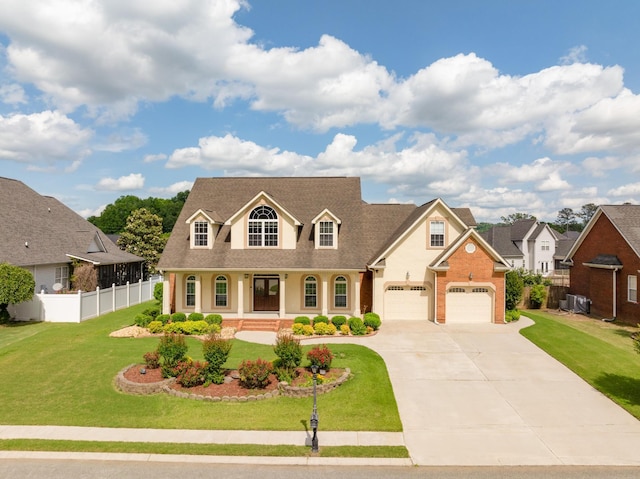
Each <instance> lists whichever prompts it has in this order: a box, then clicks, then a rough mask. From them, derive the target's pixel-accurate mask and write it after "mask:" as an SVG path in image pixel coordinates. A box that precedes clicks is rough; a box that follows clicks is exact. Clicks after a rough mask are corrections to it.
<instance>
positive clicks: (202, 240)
mask: <svg viewBox="0 0 640 479" xmlns="http://www.w3.org/2000/svg"><path fill="white" fill-rule="evenodd" d="M193 246H196V247H197V246H205V247H206V246H209V223H207V222H206V221H196V222H195V223H194V224H193Z"/></svg>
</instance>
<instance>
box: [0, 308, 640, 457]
mask: <svg viewBox="0 0 640 479" xmlns="http://www.w3.org/2000/svg"><path fill="white" fill-rule="evenodd" d="M530 324H532V322H531V321H530V320H529V319H527V318H524V317H523V318H521V320H520V321H518V322H517V323H511V324H507V325H493V324H486V325H466V326H443V325H440V326H438V325H435V324H433V323H424V322H409V321H395V322H387V323H385V325H384V328H383V329H382V331H380V332H379V333H378V334H377V335H375V336H373V337H368V338H349V339H347V338H340V337H335V338H320V339H313V340H309V342H313V343H332V342H345V341H347V340H348V341H350V342H354V343H357V344H362V345H365V346H368V347H370V348H372V349H373V350H375V351H376V352H378V353H379V354H380V355H381V356H382V357H383V359H384V360H385V362H386V364H387V368H388V371H389V376H390V378H391V382H392V384H393V389H394V393H395V396H396V400H397V402H398V408H399V412H400V418H401V420H402V424H403V429H404V431H403V432H402V433H378V432H332V431H320V432H319V438H320V441H321V445H343V444H351V445H403V444H404V445H406V447H407V448H408V450H409V453H410V455H411V460H404V459H379V460H377V459H370V458H365V459H357V458H356V459H353V458H342V459H341V458H320V457H316V458H270V457H264V458H238V457H228V456H223V457H220V456H218V457H212V456H210V457H207V458H202V457H200V458H197V459H194V458H193V456H171V457H169V456H162V455H148V454H144V455H139V454H129V455H123V454H116V455H112V456H109V455H105V454H98V455H96V454H86V455H82V454H79V455H78V454H74V455H65V453H12V452H9V451H4V452H3V451H0V458H3V457H16V455H18V454H25V455H26V456H20V457H32V458H35V457H71V456H73V457H78V456H79V457H82V458H85V459H91V458H94V456H95V457H96V458H97V457H99V459H100V460H105V459H108V458H112V459H114V460H156V461H157V460H160V461H162V460H164V461H169V460H185V461H186V460H191V461H194V460H197V461H201V462H226V463H249V464H324V465H339V464H345V465H375V464H384V465H408V464H412V463H413V464H417V465H424V466H426V465H640V456H638V451H639V450H640V421H638V420H636V419H635V418H634V417H633V416H631V415H630V414H628V413H627V412H626V411H624V410H623V409H622V408H620V407H619V406H617V405H616V404H615V403H613V402H612V401H610V400H609V399H607V398H606V397H604V396H603V395H602V394H600V393H599V392H598V391H596V390H594V389H593V388H592V387H591V386H589V385H588V384H587V383H585V382H584V381H583V380H582V379H580V378H579V377H578V376H576V375H575V374H573V373H572V372H571V371H569V370H568V369H567V368H565V367H564V366H563V365H562V364H560V363H558V362H557V361H556V360H554V359H552V358H551V357H549V356H548V355H547V354H546V353H544V352H543V351H541V350H540V349H538V348H537V347H536V346H534V345H533V344H531V343H530V342H529V341H527V340H526V339H525V338H524V337H522V336H521V335H520V334H519V330H520V329H521V328H523V327H525V326H528V325H530ZM238 337H239V338H240V339H243V340H247V341H253V342H260V343H266V344H272V343H273V341H274V340H275V334H274V333H260V332H241V333H239V334H238ZM305 343H307V342H305ZM9 438H42V439H76V440H97V441H135V442H144V441H149V442H194V443H198V442H201V443H219V444H251V443H257V444H296V445H302V444H305V443H306V444H309V441H310V438H309V437H308V435H307V434H306V433H304V432H296V431H293V432H291V431H284V432H278V431H263V432H256V431H191V430H186V431H184V430H178V431H176V430H144V429H142V430H141V429H111V428H77V427H58V426H45V427H40V426H2V425H0V439H9Z"/></svg>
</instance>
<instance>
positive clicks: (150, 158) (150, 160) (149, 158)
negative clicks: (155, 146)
mask: <svg viewBox="0 0 640 479" xmlns="http://www.w3.org/2000/svg"><path fill="white" fill-rule="evenodd" d="M166 159H167V155H165V154H164V153H159V154H157V155H145V156H144V160H143V161H144V162H145V163H153V162H154V161H164V160H166Z"/></svg>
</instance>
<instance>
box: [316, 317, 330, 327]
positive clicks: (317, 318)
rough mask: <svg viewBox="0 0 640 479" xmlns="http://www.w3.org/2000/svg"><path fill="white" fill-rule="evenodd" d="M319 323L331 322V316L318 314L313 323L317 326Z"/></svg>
mask: <svg viewBox="0 0 640 479" xmlns="http://www.w3.org/2000/svg"><path fill="white" fill-rule="evenodd" d="M317 323H324V324H329V318H327V317H326V316H322V315H318V316H316V317H315V318H313V325H314V326H315V325H316V324H317Z"/></svg>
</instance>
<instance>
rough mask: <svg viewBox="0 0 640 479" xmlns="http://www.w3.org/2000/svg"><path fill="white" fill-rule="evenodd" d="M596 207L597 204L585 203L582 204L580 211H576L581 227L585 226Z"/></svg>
mask: <svg viewBox="0 0 640 479" xmlns="http://www.w3.org/2000/svg"><path fill="white" fill-rule="evenodd" d="M597 209H598V205H596V204H594V203H587V204H585V205H582V208H581V209H580V211H579V212H578V213H576V216H578V218H580V219H581V220H582V227H583V228H584V227H585V226H587V223H588V222H589V221H590V220H591V218H592V217H593V215H594V214H595V212H596V210H597Z"/></svg>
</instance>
